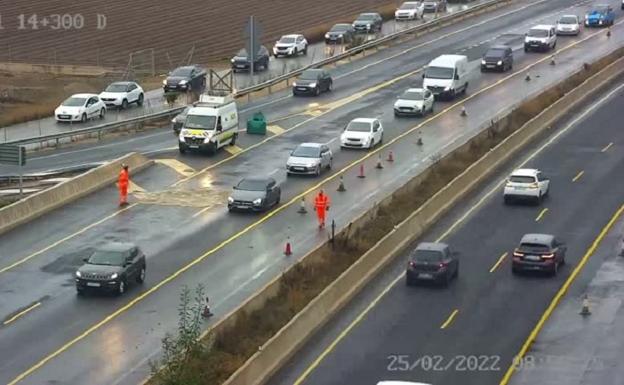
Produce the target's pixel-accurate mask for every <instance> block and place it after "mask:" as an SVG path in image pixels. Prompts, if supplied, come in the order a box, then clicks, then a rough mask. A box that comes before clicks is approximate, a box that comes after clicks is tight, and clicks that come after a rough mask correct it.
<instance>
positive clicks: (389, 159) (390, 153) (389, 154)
mask: <svg viewBox="0 0 624 385" xmlns="http://www.w3.org/2000/svg"><path fill="white" fill-rule="evenodd" d="M386 160H387V161H388V162H394V154H393V153H392V151H390V152H389V153H388V159H386Z"/></svg>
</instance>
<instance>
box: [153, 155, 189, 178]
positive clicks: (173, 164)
mask: <svg viewBox="0 0 624 385" xmlns="http://www.w3.org/2000/svg"><path fill="white" fill-rule="evenodd" d="M156 163H158V164H162V165H164V166H167V167H169V168H172V169H173V170H174V171H175V172H177V173H178V174H180V175H184V176H189V175H193V173H194V172H195V170H193V167H191V166H189V165H187V164H186V163H184V162H181V161H179V160H177V159H157V160H156Z"/></svg>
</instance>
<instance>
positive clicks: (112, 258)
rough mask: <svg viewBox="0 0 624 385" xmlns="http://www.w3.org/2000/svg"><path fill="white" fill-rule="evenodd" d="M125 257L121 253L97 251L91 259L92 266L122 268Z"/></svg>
mask: <svg viewBox="0 0 624 385" xmlns="http://www.w3.org/2000/svg"><path fill="white" fill-rule="evenodd" d="M124 260H125V255H124V253H123V252H120V251H109V250H96V251H94V252H93V254H91V256H90V257H89V263H90V264H91V265H105V266H122V265H123V264H124Z"/></svg>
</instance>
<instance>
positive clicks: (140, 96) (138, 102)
mask: <svg viewBox="0 0 624 385" xmlns="http://www.w3.org/2000/svg"><path fill="white" fill-rule="evenodd" d="M144 99H145V97H144V96H143V94H140V95H139V98H138V99H137V106H139V107H141V106H142V105H143V100H144Z"/></svg>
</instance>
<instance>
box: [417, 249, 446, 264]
mask: <svg viewBox="0 0 624 385" xmlns="http://www.w3.org/2000/svg"><path fill="white" fill-rule="evenodd" d="M412 259H413V260H415V261H418V262H440V261H441V260H442V253H441V252H439V251H434V250H416V251H415V252H414V254H413V256H412Z"/></svg>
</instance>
